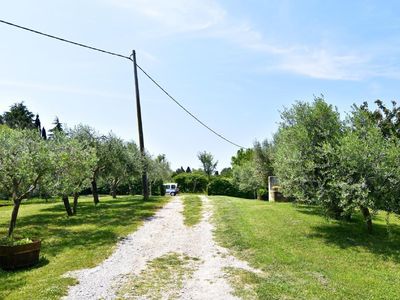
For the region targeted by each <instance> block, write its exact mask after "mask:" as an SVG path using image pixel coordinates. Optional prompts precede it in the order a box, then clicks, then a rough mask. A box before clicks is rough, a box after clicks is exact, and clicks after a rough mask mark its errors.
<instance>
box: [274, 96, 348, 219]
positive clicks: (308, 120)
mask: <svg viewBox="0 0 400 300" xmlns="http://www.w3.org/2000/svg"><path fill="white" fill-rule="evenodd" d="M281 119H282V121H281V123H280V126H279V129H278V132H277V134H276V135H275V137H274V144H275V146H274V163H273V167H274V171H275V174H276V175H277V176H278V177H279V180H280V186H281V190H282V192H283V194H284V195H285V196H286V197H291V198H294V199H295V200H297V201H301V202H305V203H318V204H321V205H322V206H323V207H324V208H325V209H326V212H327V214H329V215H331V216H333V217H335V218H339V217H341V215H342V213H343V210H342V208H340V206H339V201H340V197H339V196H338V195H337V194H335V193H333V192H332V189H329V186H330V185H331V184H332V182H331V181H332V180H333V177H332V176H327V175H329V170H331V168H332V166H331V165H330V163H332V161H330V160H329V157H327V155H326V152H325V150H324V148H325V145H334V144H336V143H338V140H339V138H340V136H341V134H342V131H343V124H342V122H341V120H340V116H339V113H338V112H337V110H336V109H334V108H333V107H332V105H329V104H327V103H326V102H325V100H324V99H323V98H315V99H314V101H313V102H312V103H306V102H297V103H296V104H294V105H293V106H292V107H291V108H290V109H285V110H284V111H283V112H282V113H281ZM333 163H335V162H334V161H333Z"/></svg>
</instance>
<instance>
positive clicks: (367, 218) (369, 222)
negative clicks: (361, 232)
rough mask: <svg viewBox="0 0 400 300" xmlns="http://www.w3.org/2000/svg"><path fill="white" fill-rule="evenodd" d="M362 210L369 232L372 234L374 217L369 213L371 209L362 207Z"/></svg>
mask: <svg viewBox="0 0 400 300" xmlns="http://www.w3.org/2000/svg"><path fill="white" fill-rule="evenodd" d="M360 210H361V212H362V214H363V216H364V220H365V223H366V225H367V232H368V233H370V234H371V233H372V217H371V214H370V212H369V209H368V207H364V206H361V207H360Z"/></svg>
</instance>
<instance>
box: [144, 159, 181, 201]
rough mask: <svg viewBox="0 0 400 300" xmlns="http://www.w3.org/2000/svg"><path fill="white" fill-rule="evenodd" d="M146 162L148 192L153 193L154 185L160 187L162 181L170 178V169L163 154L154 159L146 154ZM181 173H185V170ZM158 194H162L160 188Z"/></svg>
mask: <svg viewBox="0 0 400 300" xmlns="http://www.w3.org/2000/svg"><path fill="white" fill-rule="evenodd" d="M147 164H148V167H147V171H148V178H149V187H150V194H153V193H154V187H157V186H158V187H159V188H160V189H162V184H163V182H164V181H166V180H168V179H170V178H171V174H172V171H171V168H170V165H169V162H168V161H167V158H166V156H165V154H160V155H158V156H157V157H155V158H154V159H153V158H152V157H151V156H149V155H147ZM183 173H185V174H186V172H183ZM183 173H182V174H183ZM160 194H163V191H162V190H160Z"/></svg>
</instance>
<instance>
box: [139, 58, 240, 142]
mask: <svg viewBox="0 0 400 300" xmlns="http://www.w3.org/2000/svg"><path fill="white" fill-rule="evenodd" d="M137 67H138V68H139V69H140V71H142V72H143V74H144V75H146V76H147V78H149V79H150V80H151V81H152V82H153V83H154V84H155V85H156V86H157V87H158V88H159V89H160V90H161V91H163V92H164V94H166V95H167V96H168V97H169V98H170V99H171V100H172V101H174V102H175V103H176V104H177V105H178V106H179V107H180V108H182V109H183V110H184V111H185V112H186V113H187V114H189V115H190V116H191V117H192V118H193V119H195V120H196V121H197V122H198V123H200V124H201V125H202V126H204V127H205V128H207V129H208V130H209V131H211V132H212V133H214V134H215V135H216V136H218V137H219V138H221V139H223V140H224V141H226V142H228V143H230V144H232V145H234V146H236V147H238V148H246V147H243V146H240V145H238V144H236V143H234V142H232V141H231V140H229V139H227V138H226V137H224V136H223V135H221V134H219V133H218V132H216V131H215V130H214V129H212V128H210V127H209V126H208V125H206V124H205V123H204V122H203V121H201V120H200V119H199V118H197V117H196V116H195V115H193V114H192V113H191V112H190V111H189V110H188V109H186V108H185V107H184V106H183V105H182V104H180V103H179V102H178V100H176V99H175V98H174V97H172V96H171V95H170V94H169V93H168V92H167V91H166V90H165V89H164V88H163V87H162V86H161V85H159V84H158V82H157V81H156V80H154V79H153V78H152V77H151V76H150V75H149V74H148V73H147V72H146V71H145V70H143V69H142V68H141V67H140V66H139V65H137Z"/></svg>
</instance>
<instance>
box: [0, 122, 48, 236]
mask: <svg viewBox="0 0 400 300" xmlns="http://www.w3.org/2000/svg"><path fill="white" fill-rule="evenodd" d="M51 168H52V164H51V157H50V149H49V146H48V144H47V143H46V142H45V141H43V139H41V138H40V136H38V134H37V132H36V131H34V130H17V129H10V128H8V127H6V126H4V125H2V126H0V189H4V190H8V191H9V193H10V194H11V195H12V200H13V203H14V207H13V210H12V214H11V220H10V225H9V229H8V236H11V235H12V234H13V231H14V228H15V226H16V222H17V217H18V211H19V208H20V205H21V201H22V200H23V199H26V198H27V197H28V196H29V194H30V193H31V192H33V191H34V190H35V189H36V187H37V186H38V184H39V182H40V180H41V179H43V177H45V176H46V175H48V174H49V172H50V171H51Z"/></svg>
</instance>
